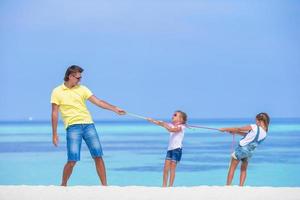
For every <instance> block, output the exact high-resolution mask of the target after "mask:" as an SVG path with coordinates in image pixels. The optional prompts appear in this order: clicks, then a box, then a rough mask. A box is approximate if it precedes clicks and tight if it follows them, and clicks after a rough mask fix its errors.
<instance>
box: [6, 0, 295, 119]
mask: <svg viewBox="0 0 300 200" xmlns="http://www.w3.org/2000/svg"><path fill="white" fill-rule="evenodd" d="M299 24H300V1H296V0H284V1H278V0H272V1H271V0H270V1H267V0H263V1H261V0H253V1H236V0H223V1H221V0H205V1H204V0H185V1H179V0H159V1H158V0H85V1H83V0H82V1H80V0H64V1H61V0H44V1H39V0H27V1H25V0H24V1H23V0H14V1H11V0H1V1H0V44H1V45H0V69H1V78H0V89H1V96H0V121H10V120H12V121H15V120H29V119H30V120H37V121H39V120H49V119H50V112H51V104H50V95H51V92H52V89H53V88H55V87H56V86H58V85H60V84H62V83H63V77H64V73H65V71H66V69H67V67H68V66H70V65H72V64H76V65H79V66H81V67H82V68H84V70H85V71H84V72H83V74H82V76H83V78H82V82H81V84H82V85H85V86H87V87H88V88H89V89H90V90H91V91H92V92H93V93H94V94H95V95H96V96H97V97H98V98H100V99H103V100H105V101H107V102H109V103H111V104H114V105H117V106H119V107H121V108H123V109H125V110H126V111H128V112H133V113H137V114H140V115H144V116H149V117H153V118H164V119H168V118H170V117H171V115H172V113H173V112H174V111H175V110H178V109H180V110H183V111H185V112H186V113H187V114H188V116H189V118H199V119H201V118H212V119H215V118H216V119H217V118H252V117H253V118H254V117H255V115H256V114H257V113H259V112H267V113H269V114H270V116H271V117H273V118H274V117H275V118H277V117H300V108H299V102H300V92H299V91H300V84H299V77H300V26H299ZM88 108H89V110H90V111H91V113H92V116H93V118H94V119H95V120H119V119H131V118H130V117H128V116H122V117H120V116H117V115H115V114H114V113H112V112H109V111H107V110H103V109H100V108H98V107H96V106H94V105H92V104H90V103H88Z"/></svg>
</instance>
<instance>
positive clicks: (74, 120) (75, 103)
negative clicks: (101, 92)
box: [51, 84, 93, 128]
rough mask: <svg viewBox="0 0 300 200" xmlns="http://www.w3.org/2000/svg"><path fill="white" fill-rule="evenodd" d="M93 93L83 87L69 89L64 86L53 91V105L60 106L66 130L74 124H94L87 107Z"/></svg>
mask: <svg viewBox="0 0 300 200" xmlns="http://www.w3.org/2000/svg"><path fill="white" fill-rule="evenodd" d="M92 95H93V93H92V92H91V91H90V90H89V89H88V88H87V87H85V86H83V85H77V86H75V87H73V88H68V87H66V86H65V84H62V85H60V86H58V87H56V88H54V90H53V91H52V95H51V103H54V104H56V105H58V106H59V111H60V113H61V116H62V119H63V121H64V124H65V128H67V127H68V126H70V125H72V124H91V123H93V120H92V117H91V114H90V112H89V111H88V109H87V107H86V100H87V99H88V98H90V97H91V96H92Z"/></svg>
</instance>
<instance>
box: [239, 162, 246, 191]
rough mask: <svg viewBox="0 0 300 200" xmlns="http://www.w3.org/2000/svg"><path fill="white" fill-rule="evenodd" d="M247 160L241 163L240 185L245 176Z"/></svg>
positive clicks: (242, 183)
mask: <svg viewBox="0 0 300 200" xmlns="http://www.w3.org/2000/svg"><path fill="white" fill-rule="evenodd" d="M247 167H248V161H247V160H244V161H243V162H242V165H241V174H240V186H243V185H244V183H245V180H246V176H247Z"/></svg>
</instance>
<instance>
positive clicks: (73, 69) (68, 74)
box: [64, 65, 83, 81]
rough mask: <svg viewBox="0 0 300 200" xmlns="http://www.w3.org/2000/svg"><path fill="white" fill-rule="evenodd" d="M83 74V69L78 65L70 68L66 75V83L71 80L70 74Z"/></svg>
mask: <svg viewBox="0 0 300 200" xmlns="http://www.w3.org/2000/svg"><path fill="white" fill-rule="evenodd" d="M77 72H79V73H82V72H83V69H82V68H81V67H79V66H77V65H71V66H70V67H68V69H67V71H66V73H65V78H64V81H68V80H69V76H70V74H74V73H77Z"/></svg>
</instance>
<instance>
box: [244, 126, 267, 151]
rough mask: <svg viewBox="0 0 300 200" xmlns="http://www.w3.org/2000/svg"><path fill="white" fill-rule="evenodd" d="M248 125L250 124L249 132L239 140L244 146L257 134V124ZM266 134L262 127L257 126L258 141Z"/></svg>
mask: <svg viewBox="0 0 300 200" xmlns="http://www.w3.org/2000/svg"><path fill="white" fill-rule="evenodd" d="M250 126H251V128H252V130H251V131H250V132H249V133H247V135H246V136H245V137H244V138H243V139H241V140H240V145H241V146H245V145H247V144H249V143H250V142H252V141H253V140H254V139H255V136H256V134H257V125H256V124H251V125H250ZM266 136H267V133H266V131H265V130H264V129H263V128H262V127H260V126H259V136H258V141H260V140H262V139H264V138H265V137H266Z"/></svg>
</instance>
